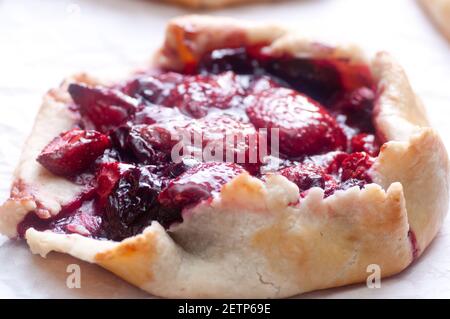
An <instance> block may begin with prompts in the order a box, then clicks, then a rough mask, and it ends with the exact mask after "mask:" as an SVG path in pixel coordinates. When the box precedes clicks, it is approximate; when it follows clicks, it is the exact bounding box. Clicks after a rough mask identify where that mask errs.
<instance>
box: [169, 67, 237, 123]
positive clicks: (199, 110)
mask: <svg viewBox="0 0 450 319" xmlns="http://www.w3.org/2000/svg"><path fill="white" fill-rule="evenodd" d="M173 94H174V95H175V96H178V101H177V102H176V106H177V107H178V108H179V109H180V111H181V112H182V113H184V114H186V115H188V116H191V117H194V118H201V117H204V116H206V115H207V114H208V112H209V110H210V109H211V108H218V109H227V108H230V107H233V106H237V105H239V104H241V103H242V99H243V95H244V94H245V90H244V88H243V87H242V84H241V83H240V82H239V77H238V76H237V75H235V74H234V73H232V72H227V73H222V74H219V75H216V76H202V75H197V76H193V77H188V78H186V80H185V81H184V83H182V84H179V85H178V86H177V87H176V89H175V90H174V93H173Z"/></svg>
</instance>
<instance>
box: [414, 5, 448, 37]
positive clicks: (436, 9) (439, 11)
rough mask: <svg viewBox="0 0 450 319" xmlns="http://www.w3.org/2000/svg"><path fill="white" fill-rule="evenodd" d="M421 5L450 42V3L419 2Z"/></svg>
mask: <svg viewBox="0 0 450 319" xmlns="http://www.w3.org/2000/svg"><path fill="white" fill-rule="evenodd" d="M419 2H420V4H421V5H422V7H423V8H424V10H425V11H426V12H427V14H428V15H429V16H430V18H431V19H432V20H433V22H434V24H435V25H436V27H437V28H439V30H441V32H442V33H443V34H444V36H446V37H447V39H448V40H449V41H450V1H449V0H419Z"/></svg>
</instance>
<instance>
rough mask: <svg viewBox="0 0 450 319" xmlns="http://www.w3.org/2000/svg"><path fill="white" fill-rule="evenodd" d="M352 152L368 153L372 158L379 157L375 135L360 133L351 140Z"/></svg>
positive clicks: (378, 147)
mask: <svg viewBox="0 0 450 319" xmlns="http://www.w3.org/2000/svg"><path fill="white" fill-rule="evenodd" d="M351 149H352V152H366V153H367V154H369V155H371V156H377V155H378V153H379V151H380V146H379V145H378V143H377V141H376V139H375V135H373V134H367V133H360V134H357V135H355V136H353V137H352V139H351Z"/></svg>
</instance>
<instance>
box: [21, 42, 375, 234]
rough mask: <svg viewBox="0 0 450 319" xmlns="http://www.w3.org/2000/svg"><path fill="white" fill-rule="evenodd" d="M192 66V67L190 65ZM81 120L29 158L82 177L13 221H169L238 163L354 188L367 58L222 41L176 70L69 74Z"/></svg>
mask: <svg viewBox="0 0 450 319" xmlns="http://www.w3.org/2000/svg"><path fill="white" fill-rule="evenodd" d="M193 69H194V70H196V71H195V72H192V70H193ZM68 91H69V94H70V96H71V97H72V100H73V103H72V104H71V105H68V107H69V108H70V109H71V110H73V112H76V113H78V115H79V118H80V120H79V123H78V124H77V125H76V127H74V128H73V129H71V130H69V131H67V132H62V133H61V134H60V135H59V136H57V137H55V138H54V140H52V141H51V142H50V143H49V144H48V145H47V146H46V147H45V148H44V149H43V150H42V152H41V153H40V155H39V156H38V158H37V161H38V162H39V163H40V164H41V165H42V166H43V167H45V169H47V170H48V171H50V172H51V173H53V174H56V175H58V176H61V177H62V178H66V179H69V180H71V181H73V182H74V183H78V184H81V185H83V186H85V187H84V188H83V189H85V191H84V192H83V193H82V194H80V195H79V196H78V197H77V198H76V199H74V201H73V202H72V203H70V204H68V205H66V207H63V209H62V211H61V212H60V213H59V214H58V215H57V216H54V217H51V218H49V219H42V218H41V217H40V216H39V215H38V214H37V213H36V212H31V213H29V214H28V215H27V216H26V218H25V219H24V220H23V221H22V222H21V223H20V224H19V226H18V232H19V234H20V235H21V236H24V232H25V231H26V229H28V228H29V227H34V228H35V229H38V230H52V231H54V232H58V233H76V234H80V235H83V236H89V237H94V238H101V239H111V240H122V239H124V238H127V237H130V236H133V235H136V234H138V233H140V232H142V230H143V229H144V228H145V227H146V226H148V225H150V224H151V223H152V222H153V221H157V222H159V223H160V224H161V225H162V226H163V227H165V228H167V229H169V228H170V227H171V226H172V225H174V224H176V223H181V222H182V221H183V211H184V210H186V209H188V208H192V207H194V206H195V205H197V204H199V203H200V202H202V201H210V200H212V199H213V198H214V197H216V196H217V194H218V193H219V192H220V190H221V188H222V186H223V185H224V184H226V183H227V182H229V181H230V180H232V179H233V178H234V177H236V176H238V175H239V174H242V173H244V172H248V173H249V174H251V175H253V176H254V177H256V178H260V179H262V180H264V179H265V178H266V177H267V176H268V175H269V174H281V175H283V176H284V177H286V178H287V179H288V180H290V181H291V182H293V183H295V184H296V185H297V186H298V187H299V189H300V198H299V205H301V204H302V198H303V197H305V196H306V195H307V193H308V191H309V190H310V189H311V188H313V187H319V188H322V189H323V190H324V197H328V196H330V195H332V194H333V193H334V192H336V191H337V190H345V189H348V188H350V187H354V186H357V187H360V188H362V187H364V185H365V184H367V183H370V182H371V177H370V170H369V169H370V167H371V165H372V163H373V160H374V157H376V156H377V155H378V152H379V148H380V143H379V141H378V139H377V136H376V134H375V129H374V127H373V121H372V111H373V106H374V102H375V99H376V93H375V85H374V82H373V80H372V77H371V73H370V70H369V68H368V66H367V65H364V64H357V63H354V62H351V61H349V60H345V59H310V58H309V59H308V58H294V57H288V56H281V57H280V56H277V57H275V56H269V55H265V54H263V53H262V51H261V50H256V49H254V48H237V49H220V50H214V51H212V52H210V53H208V54H206V55H205V56H204V57H203V58H202V59H200V61H199V62H198V64H197V65H196V66H195V68H192V67H189V70H186V72H175V71H173V70H161V69H158V70H149V71H146V72H142V73H139V74H136V75H135V76H134V77H133V78H131V79H130V80H128V81H125V82H123V83H118V84H115V85H112V86H88V85H85V84H80V83H73V84H71V85H69V88H68Z"/></svg>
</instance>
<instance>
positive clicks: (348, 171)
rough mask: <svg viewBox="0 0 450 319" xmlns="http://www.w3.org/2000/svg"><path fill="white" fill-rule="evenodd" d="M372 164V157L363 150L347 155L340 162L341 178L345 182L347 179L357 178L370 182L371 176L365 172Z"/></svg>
mask: <svg viewBox="0 0 450 319" xmlns="http://www.w3.org/2000/svg"><path fill="white" fill-rule="evenodd" d="M372 164H373V158H372V157H370V156H369V155H368V154H367V153H365V152H357V153H352V154H350V155H348V157H347V158H346V159H344V160H343V161H342V164H341V169H342V172H341V180H342V181H343V182H345V181H347V180H349V179H357V180H361V181H366V182H368V183H370V182H372V178H371V177H370V175H369V174H368V172H367V171H368V170H369V168H370V167H371V166H372Z"/></svg>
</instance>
